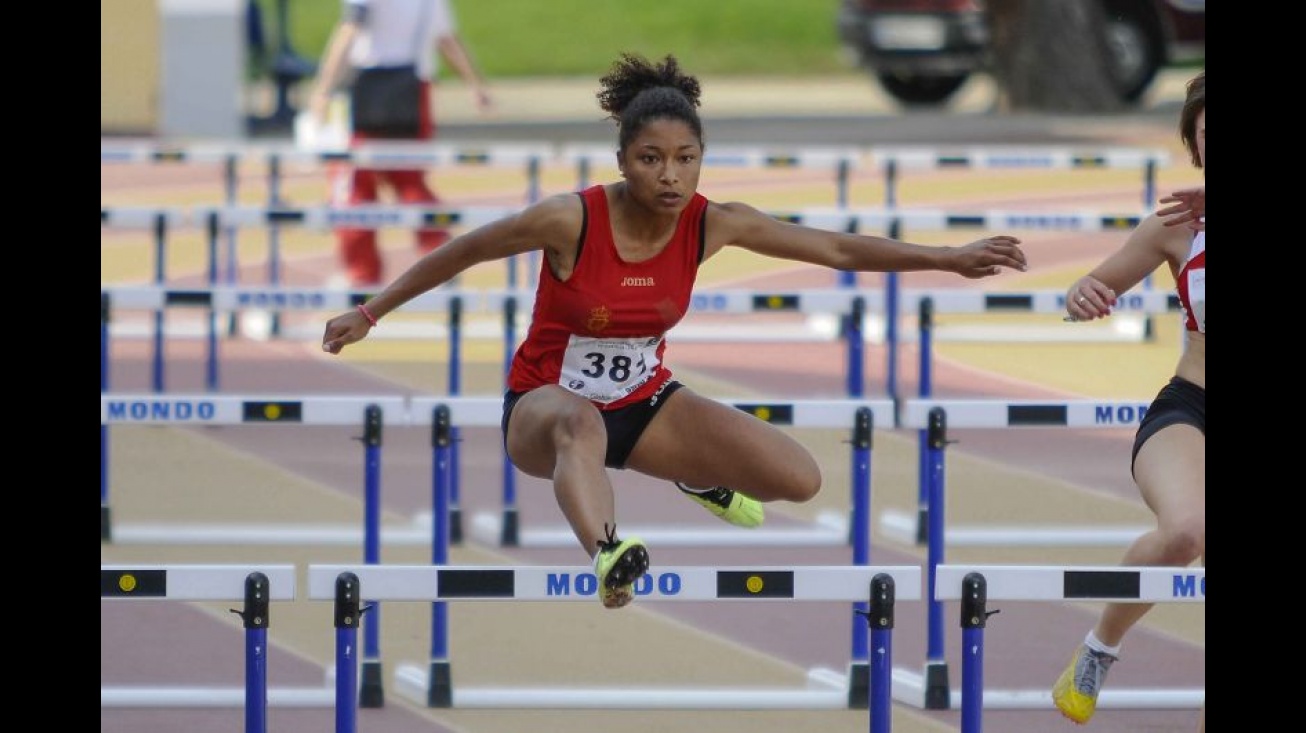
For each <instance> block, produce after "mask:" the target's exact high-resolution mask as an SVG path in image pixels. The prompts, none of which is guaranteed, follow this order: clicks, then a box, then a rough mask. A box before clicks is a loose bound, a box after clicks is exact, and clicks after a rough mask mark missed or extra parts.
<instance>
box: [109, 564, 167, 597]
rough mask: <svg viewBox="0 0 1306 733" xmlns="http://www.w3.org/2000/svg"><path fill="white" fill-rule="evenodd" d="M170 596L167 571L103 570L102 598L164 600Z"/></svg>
mask: <svg viewBox="0 0 1306 733" xmlns="http://www.w3.org/2000/svg"><path fill="white" fill-rule="evenodd" d="M167 595H168V571H166V570H101V571H100V597H101V598H164V597H166V596H167Z"/></svg>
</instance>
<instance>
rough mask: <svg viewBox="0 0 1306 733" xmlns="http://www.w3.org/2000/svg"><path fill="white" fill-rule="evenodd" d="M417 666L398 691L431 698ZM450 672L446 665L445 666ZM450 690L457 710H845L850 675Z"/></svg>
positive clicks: (403, 673)
mask: <svg viewBox="0 0 1306 733" xmlns="http://www.w3.org/2000/svg"><path fill="white" fill-rule="evenodd" d="M430 669H431V670H432V671H430V672H428V669H427V668H426V667H423V666H418V665H414V664H406V665H400V666H399V667H398V668H397V669H396V670H395V676H394V683H395V691H396V694H398V695H399V696H400V697H403V698H405V699H408V700H412V701H414V702H421V701H423V700H427V699H429V696H430V694H431V691H432V689H434V686H433V685H432V683H431V680H432V679H433V677H432V676H431V675H432V674H433V673H434V674H440V673H442V672H435V671H434V670H435V669H436V668H435V667H434V666H432V667H431V668H430ZM446 671H447V668H446ZM448 689H449V691H450V705H449V706H448V707H451V708H454V709H490V708H496V709H519V710H579V709H599V710H843V709H847V707H848V689H847V679H846V678H845V677H844V675H842V674H840V673H839V672H836V671H835V670H831V669H824V668H819V667H817V668H813V669H810V670H808V673H807V686H806V688H706V687H693V688H684V687H655V688H645V689H632V688H629V687H598V688H580V687H577V688H563V687H515V688H514V687H509V688H462V689H459V690H453V688H452V685H449V686H448Z"/></svg>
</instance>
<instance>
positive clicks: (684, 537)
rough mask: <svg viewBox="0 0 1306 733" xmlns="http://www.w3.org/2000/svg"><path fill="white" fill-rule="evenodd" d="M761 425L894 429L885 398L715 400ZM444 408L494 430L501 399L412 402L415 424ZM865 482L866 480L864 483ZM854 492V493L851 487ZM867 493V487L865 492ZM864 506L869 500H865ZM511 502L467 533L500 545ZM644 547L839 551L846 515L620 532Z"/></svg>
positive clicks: (549, 531) (550, 533)
mask: <svg viewBox="0 0 1306 733" xmlns="http://www.w3.org/2000/svg"><path fill="white" fill-rule="evenodd" d="M715 399H718V401H720V402H724V403H725V404H729V405H732V406H734V407H736V408H738V409H741V410H743V411H745V412H748V413H750V414H753V415H756V416H757V417H759V418H760V419H762V420H766V421H768V422H773V423H775V424H779V425H785V426H788V427H795V428H849V429H850V430H851V429H852V428H853V427H854V426H855V424H856V420H857V413H858V411H860V410H863V409H869V410H870V411H871V420H872V427H873V428H874V427H888V426H892V425H893V418H894V406H893V402H892V401H891V400H886V399H874V400H871V399H851V398H849V399H832V400H768V399H765V398H753V399H747V398H715ZM439 405H448V406H449V407H450V410H451V422H452V424H453V425H457V426H464V427H472V426H477V427H489V426H498V425H499V424H500V422H501V420H502V419H503V404H502V401H501V400H476V399H475V398H470V399H464V400H457V399H446V398H440V397H414V398H413V399H412V402H411V406H412V412H413V416H414V419H416V418H417V416H419V415H423V414H430V413H431V412H432V411H433V410H434V409H435V408H436V407H437V406H439ZM868 480H869V479H868ZM853 490H854V492H855V491H857V490H858V489H857V488H856V487H854V489H853ZM866 491H867V493H868V494H869V487H868V488H867V489H866ZM867 502H868V504H867V506H869V496H868V497H867ZM512 504H515V502H511V503H510V502H508V501H505V506H504V511H503V512H502V513H501V514H499V515H495V514H488V513H478V514H476V515H475V516H474V517H473V518H472V525H471V532H472V534H473V536H475V537H476V538H477V539H478V540H480V541H482V542H485V543H487V544H503V538H504V536H505V535H504V527H505V525H506V524H510V523H511V524H515V522H514V520H515V516H514V515H515V513H516V509H515V506H513V505H512ZM623 531H624V532H626V533H627V534H630V535H634V536H638V537H640V538H641V539H643V540H644V541H645V542H649V543H651V544H656V545H659V546H664V547H762V546H764V547H773V546H774V547H842V546H847V545H849V544H850V540H849V520H848V516H847V515H844V514H840V513H838V512H824V513H822V514H820V515H819V516H818V518H817V520H816V522H815V523H814V524H812V525H809V526H803V527H791V528H787V527H776V528H771V527H757V528H753V529H747V530H740V529H738V528H733V529H732V528H726V527H713V528H686V527H684V526H681V525H639V524H632V525H631V526H629V527H625V528H624V529H623ZM511 544H514V545H516V546H520V547H536V548H539V547H573V546H575V544H576V535H575V533H574V532H572V530H571V528H570V527H567V526H565V525H558V526H555V527H537V528H522V529H520V530H519V531H517V532H516V541H515V542H514V543H511Z"/></svg>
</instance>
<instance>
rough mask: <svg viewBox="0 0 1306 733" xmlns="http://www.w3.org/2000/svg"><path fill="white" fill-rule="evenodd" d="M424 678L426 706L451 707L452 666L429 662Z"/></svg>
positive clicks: (444, 663)
mask: <svg viewBox="0 0 1306 733" xmlns="http://www.w3.org/2000/svg"><path fill="white" fill-rule="evenodd" d="M426 679H427V684H426V707H428V708H451V707H453V668H452V667H451V666H450V664H449V663H448V662H431V666H430V668H429V669H428V670H427V673H426Z"/></svg>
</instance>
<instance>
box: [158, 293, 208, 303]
mask: <svg viewBox="0 0 1306 733" xmlns="http://www.w3.org/2000/svg"><path fill="white" fill-rule="evenodd" d="M163 304H164V305H213V293H211V292H209V291H207V290H168V291H166V292H164V294H163Z"/></svg>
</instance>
